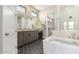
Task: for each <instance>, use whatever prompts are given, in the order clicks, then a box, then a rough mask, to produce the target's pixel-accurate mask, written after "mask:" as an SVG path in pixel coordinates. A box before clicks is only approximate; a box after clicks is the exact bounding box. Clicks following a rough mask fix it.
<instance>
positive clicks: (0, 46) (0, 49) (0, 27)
mask: <svg viewBox="0 0 79 59" xmlns="http://www.w3.org/2000/svg"><path fill="white" fill-rule="evenodd" d="M2 10H3V9H2V6H1V5H0V54H1V53H2Z"/></svg>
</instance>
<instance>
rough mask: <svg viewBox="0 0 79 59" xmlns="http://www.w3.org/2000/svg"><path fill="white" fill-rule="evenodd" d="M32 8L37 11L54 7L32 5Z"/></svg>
mask: <svg viewBox="0 0 79 59" xmlns="http://www.w3.org/2000/svg"><path fill="white" fill-rule="evenodd" d="M32 6H33V7H34V8H36V9H38V10H45V9H47V8H53V7H55V5H32Z"/></svg>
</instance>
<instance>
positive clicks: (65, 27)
mask: <svg viewBox="0 0 79 59" xmlns="http://www.w3.org/2000/svg"><path fill="white" fill-rule="evenodd" d="M64 29H65V30H67V22H64Z"/></svg>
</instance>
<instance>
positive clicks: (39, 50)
mask: <svg viewBox="0 0 79 59" xmlns="http://www.w3.org/2000/svg"><path fill="white" fill-rule="evenodd" d="M18 53H19V54H43V43H42V39H39V40H37V41H34V42H32V43H30V44H27V45H24V46H22V47H20V48H19V49H18Z"/></svg>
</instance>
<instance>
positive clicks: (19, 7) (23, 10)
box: [16, 5, 26, 14]
mask: <svg viewBox="0 0 79 59" xmlns="http://www.w3.org/2000/svg"><path fill="white" fill-rule="evenodd" d="M16 8H17V11H18V12H21V13H23V14H25V10H26V8H25V7H24V6H22V5H18V6H17V7H16Z"/></svg>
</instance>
